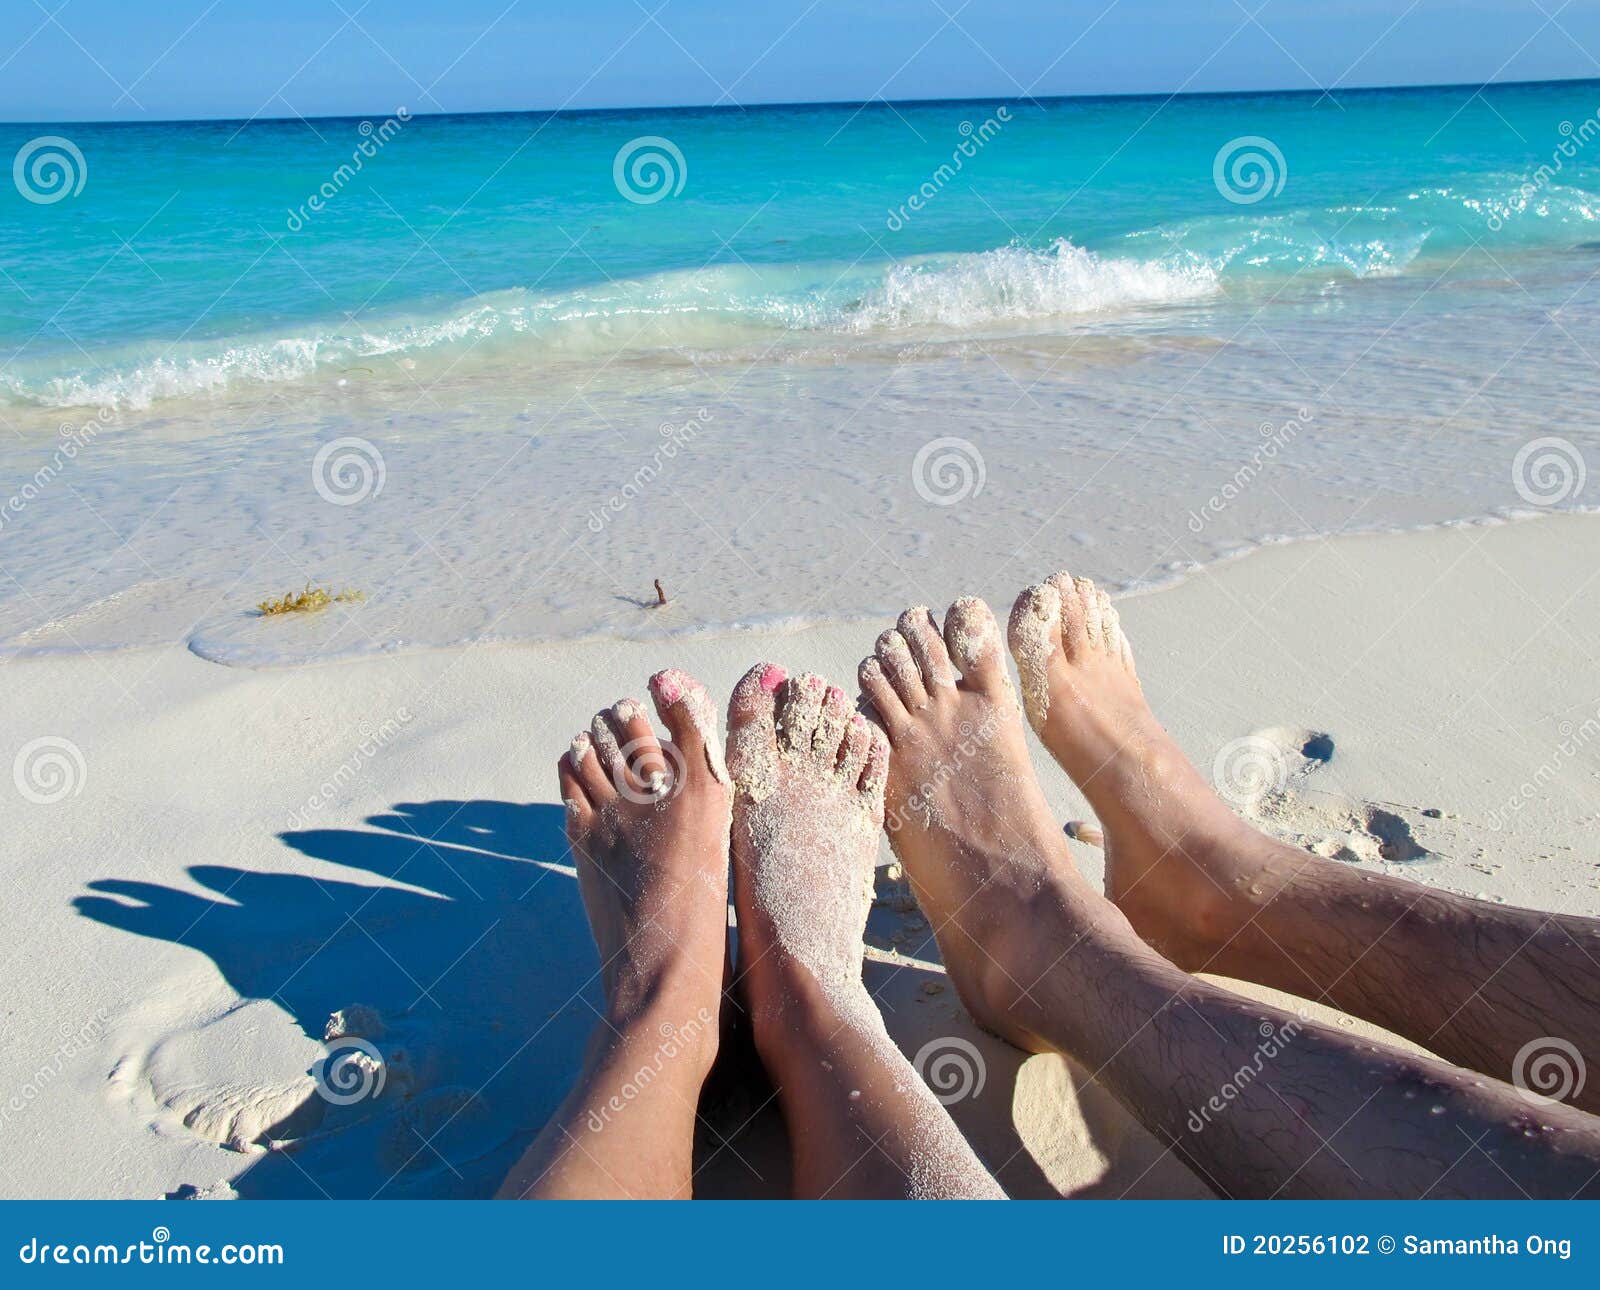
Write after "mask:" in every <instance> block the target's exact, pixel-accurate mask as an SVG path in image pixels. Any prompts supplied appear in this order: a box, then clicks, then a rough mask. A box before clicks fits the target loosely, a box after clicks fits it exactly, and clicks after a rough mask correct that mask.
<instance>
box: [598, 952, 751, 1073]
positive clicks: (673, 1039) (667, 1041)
mask: <svg viewBox="0 0 1600 1290" xmlns="http://www.w3.org/2000/svg"><path fill="white" fill-rule="evenodd" d="M609 993H610V998H609V999H608V1002H607V1006H606V1011H605V1017H604V1021H603V1022H602V1024H601V1026H600V1029H599V1032H598V1036H599V1038H600V1039H601V1041H602V1042H603V1043H604V1042H609V1043H614V1044H618V1045H621V1046H624V1047H628V1048H639V1047H644V1048H661V1049H662V1050H663V1054H664V1056H666V1057H670V1058H674V1059H676V1058H679V1057H681V1058H684V1059H686V1060H692V1061H694V1062H696V1063H697V1064H700V1065H703V1066H704V1067H705V1069H706V1070H708V1071H709V1070H710V1069H711V1066H712V1063H713V1062H714V1061H715V1060H716V1055H717V1043H718V1038H719V1030H720V1026H719V1019H720V1010H721V992H720V989H711V988H710V987H708V986H707V985H706V984H705V983H704V982H703V981H701V980H699V979H698V978H697V977H696V976H695V975H693V974H691V973H689V972H663V973H660V974H657V975H655V976H653V977H652V978H651V979H649V980H648V981H645V982H642V983H639V984H636V985H632V986H629V987H627V988H621V989H616V990H614V991H612V992H609ZM669 1049H670V1051H667V1050H669Z"/></svg>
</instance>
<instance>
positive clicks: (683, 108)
mask: <svg viewBox="0 0 1600 1290" xmlns="http://www.w3.org/2000/svg"><path fill="white" fill-rule="evenodd" d="M1586 84H1600V76H1557V77H1551V78H1543V79H1537V80H1509V81H1439V82H1428V83H1424V84H1416V85H1347V86H1338V87H1333V88H1326V89H1324V88H1317V87H1309V88H1305V89H1279V90H1268V89H1254V90H1188V91H1174V92H1171V93H1164V92H1162V91H1149V92H1145V93H1112V94H1042V95H1041V94H979V95H962V96H959V97H956V98H944V97H938V96H934V97H928V98H907V99H886V98H881V97H880V98H871V99H793V100H788V99H773V100H770V101H765V100H764V101H761V102H750V103H683V104H661V105H656V106H635V107H584V108H480V109H474V110H471V111H464V112H412V111H410V109H408V108H406V106H405V105H404V104H400V105H398V106H397V107H394V108H391V109H387V110H386V111H381V112H353V113H352V112H331V113H323V114H320V115H315V116H306V115H304V114H301V115H296V116H261V115H256V116H196V117H157V118H153V119H150V120H90V119H87V118H84V119H73V120H49V121H43V120H33V121H10V120H8V121H0V128H4V127H6V126H45V125H49V126H78V125H86V126H152V125H218V126H220V125H237V126H241V127H248V126H252V125H298V124H307V123H310V122H315V121H362V120H368V119H370V118H372V117H376V116H386V115H393V114H394V113H396V112H400V111H405V112H406V113H407V119H408V120H412V121H416V120H421V119H423V118H428V119H434V120H447V119H450V118H456V117H489V116H537V117H547V118H548V117H569V116H570V117H579V116H637V115H641V114H645V115H647V114H651V113H670V112H749V111H752V110H755V111H762V110H765V111H772V110H779V109H794V108H812V109H815V108H853V109H855V110H856V111H862V110H864V109H867V108H873V107H887V108H895V107H927V106H930V105H935V104H946V103H948V104H960V103H1035V104H1044V103H1095V102H1105V101H1107V100H1128V101H1132V102H1137V101H1139V100H1152V99H1162V100H1165V101H1167V102H1171V101H1172V100H1174V99H1217V98H1293V97H1301V96H1305V95H1309V94H1315V95H1317V96H1318V98H1334V97H1336V96H1338V95H1341V94H1396V93H1402V94H1403V93H1415V92H1421V91H1427V90H1433V91H1438V90H1472V91H1474V92H1476V93H1480V94H1481V93H1482V92H1483V91H1485V90H1494V89H1519V88H1527V87H1529V86H1535V85H1586Z"/></svg>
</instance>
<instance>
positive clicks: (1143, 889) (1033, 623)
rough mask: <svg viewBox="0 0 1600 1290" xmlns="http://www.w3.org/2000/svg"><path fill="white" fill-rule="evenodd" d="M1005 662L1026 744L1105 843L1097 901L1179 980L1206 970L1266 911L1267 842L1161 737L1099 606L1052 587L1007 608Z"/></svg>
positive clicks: (1071, 582) (1106, 606)
mask: <svg viewBox="0 0 1600 1290" xmlns="http://www.w3.org/2000/svg"><path fill="white" fill-rule="evenodd" d="M1010 637H1011V651H1012V654H1013V655H1014V657H1015V658H1016V661H1017V670H1018V673H1019V674H1020V676H1021V679H1022V693H1023V703H1024V707H1025V709H1026V711H1027V714H1028V720H1029V722H1030V723H1031V724H1032V726H1033V729H1034V732H1035V733H1036V734H1037V735H1038V736H1039V739H1040V741H1041V742H1042V743H1043V744H1044V746H1045V747H1046V748H1047V749H1048V750H1049V752H1050V754H1051V756H1053V757H1054V758H1055V759H1056V761H1057V762H1059V763H1060V765H1061V768H1062V769H1063V770H1065V771H1066V772H1067V774H1068V775H1070V776H1071V777H1072V780H1073V782H1074V783H1075V784H1077V786H1078V788H1079V790H1080V791H1081V792H1082V793H1083V795H1084V796H1085V797H1086V798H1087V799H1088V801H1089V804H1090V806H1092V807H1093V808H1094V812H1095V814H1096V815H1097V816H1098V817H1099V820H1100V824H1101V826H1102V828H1103V829H1104V831H1105V835H1106V894H1107V895H1108V896H1110V897H1111V899H1112V900H1113V901H1115V902H1116V904H1117V906H1118V907H1119V908H1120V909H1121V910H1122V911H1123V913H1125V914H1126V915H1127V916H1128V919H1129V921H1131V922H1132V924H1133V926H1134V927H1135V928H1136V929H1137V930H1138V932H1139V934H1140V935H1141V936H1142V937H1144V939H1145V940H1147V941H1148V942H1150V944H1151V945H1153V946H1155V947H1156V948H1157V949H1158V950H1160V951H1161V952H1162V953H1163V954H1165V955H1166V956H1167V957H1168V958H1171V959H1172V960H1173V961H1174V962H1176V963H1178V964H1179V965H1180V966H1183V967H1188V968H1196V967H1199V966H1202V965H1204V964H1205V963H1206V962H1207V961H1208V960H1209V959H1210V957H1211V955H1212V954H1213V953H1214V951H1215V949H1216V947H1217V946H1218V945H1219V944H1223V943H1225V942H1226V941H1227V940H1228V939H1229V937H1231V936H1232V935H1233V934H1234V933H1235V932H1236V931H1237V930H1238V928H1239V927H1240V926H1241V925H1242V923H1243V922H1244V921H1245V920H1247V919H1248V918H1249V917H1250V914H1251V912H1252V911H1253V909H1254V908H1258V907H1259V905H1258V904H1257V902H1258V901H1259V900H1265V899H1267V898H1269V897H1270V894H1271V893H1270V892H1269V891H1268V890H1267V887H1268V885H1271V886H1274V887H1276V885H1278V884H1277V881H1269V873H1268V869H1267V867H1266V866H1264V865H1263V864H1262V859H1263V857H1264V855H1265V852H1266V850H1269V849H1270V848H1271V845H1272V844H1271V843H1270V841H1269V840H1268V839H1265V838H1263V837H1262V836H1261V835H1260V834H1258V833H1256V831H1255V830H1253V829H1251V828H1250V827H1249V826H1248V825H1247V824H1245V823H1244V821H1242V820H1241V819H1239V817H1238V816H1236V815H1235V814H1234V813H1233V812H1232V811H1231V810H1229V808H1228V806H1227V805H1226V804H1225V803H1224V802H1223V801H1222V799H1221V798H1219V797H1218V796H1217V795H1216V793H1215V792H1213V791H1212V788H1211V785H1210V784H1208V783H1207V782H1206V780H1205V778H1204V777H1203V776H1202V775H1201V774H1200V772H1199V771H1198V770H1197V769H1196V768H1195V766H1194V764H1193V763H1192V762H1191V761H1190V760H1189V759H1188V758H1187V757H1185V756H1184V754H1183V751H1182V750H1181V749H1180V748H1179V747H1178V745H1177V744H1176V743H1175V742H1174V741H1173V739H1172V737H1171V736H1170V735H1168V734H1167V732H1166V731H1165V730H1163V729H1162V728H1161V724H1160V722H1158V721H1157V720H1156V718H1155V714H1154V713H1152V712H1151V711H1150V706H1149V705H1148V704H1147V703H1146V702H1145V699H1144V692H1143V691H1142V690H1141V688H1140V686H1139V678H1138V676H1137V674H1136V673H1135V671H1134V666H1133V651H1132V649H1131V648H1130V646H1129V644H1128V641H1127V638H1126V637H1125V636H1124V635H1123V632H1122V626H1121V622H1120V620H1119V618H1118V615H1117V611H1116V609H1115V608H1114V607H1113V606H1112V604H1111V602H1110V600H1109V598H1108V597H1107V596H1106V593H1105V592H1104V591H1102V590H1101V589H1100V588H1099V587H1097V586H1095V585H1094V583H1092V582H1090V581H1089V580H1088V579H1087V578H1072V577H1069V576H1068V575H1067V574H1065V573H1058V574H1056V575H1055V576H1054V577H1052V578H1050V579H1048V580H1047V581H1045V582H1042V583H1039V584H1038V585H1037V586H1033V587H1029V588H1028V589H1027V590H1026V591H1024V592H1023V593H1022V594H1021V595H1020V596H1018V597H1017V601H1016V604H1015V605H1014V606H1013V608H1012V611H1011V624H1010Z"/></svg>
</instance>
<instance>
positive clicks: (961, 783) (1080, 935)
mask: <svg viewBox="0 0 1600 1290" xmlns="http://www.w3.org/2000/svg"><path fill="white" fill-rule="evenodd" d="M958 671H959V675H958V674H957V673H958ZM859 679H860V682H861V688H862V691H863V692H864V694H865V695H866V697H867V698H868V700H869V701H870V702H871V704H872V707H873V709H874V710H875V711H876V713H877V715H878V718H879V720H881V721H882V723H883V726H884V729H885V730H887V731H888V735H889V744H890V747H891V749H892V755H891V757H890V762H889V767H890V768H889V783H888V804H887V811H886V816H885V818H886V823H887V827H888V831H889V841H890V843H891V845H892V846H893V847H894V851H895V854H896V855H897V856H898V857H899V859H900V862H901V864H902V865H903V866H904V867H905V870H906V872H907V874H908V875H909V876H910V878H911V883H912V888H913V890H914V891H915V893H916V896H917V900H918V903H919V904H921V906H922V908H923V910H924V912H925V913H926V914H927V916H928V920H929V922H930V923H931V924H932V926H933V930H934V935H935V937H936V939H937V940H938V942H939V951H940V956H941V958H942V959H943V961H944V964H945V967H946V969H947V970H948V971H949V973H950V976H951V978H952V980H953V981H954V982H955V985H956V989H957V990H958V992H959V993H960V995H961V999H962V1002H963V1003H964V1004H965V1005H966V1007H967V1010H968V1011H969V1012H971V1013H972V1015H973V1016H974V1017H975V1018H976V1019H977V1020H978V1021H979V1023H980V1024H982V1025H983V1026H985V1027H986V1028H988V1029H990V1030H992V1031H994V1032H995V1033H997V1034H999V1035H1001V1036H1002V1037H1004V1038H1006V1039H1009V1040H1010V1041H1011V1042H1012V1043H1015V1044H1018V1045H1019V1046H1021V1047H1024V1048H1029V1047H1037V1046H1039V1045H1038V1044H1037V1043H1036V1042H1035V1040H1034V1039H1033V1038H1032V1034H1033V1029H1032V1026H1031V1021H1032V1020H1035V1019H1034V1018H1031V1016H1030V1013H1031V1011H1032V1010H1033V1009H1034V1008H1035V1007H1036V1003H1035V1001H1034V1000H1033V999H1032V998H1031V997H1030V995H1029V988H1030V986H1032V985H1033V984H1034V983H1035V982H1036V981H1037V980H1038V978H1039V976H1040V974H1041V973H1042V972H1044V971H1045V970H1047V969H1048V968H1050V967H1051V966H1053V965H1054V964H1056V963H1057V962H1058V961H1059V960H1060V958H1061V957H1062V956H1064V955H1066V954H1069V953H1073V952H1075V951H1077V950H1078V949H1079V948H1080V946H1081V947H1082V948H1084V949H1085V950H1087V949H1088V948H1089V946H1088V944H1086V943H1085V942H1086V939H1087V941H1088V942H1089V943H1093V942H1096V941H1099V940H1101V939H1103V938H1107V937H1110V938H1113V939H1114V938H1117V937H1122V938H1125V939H1130V940H1131V933H1130V932H1129V931H1128V928H1127V924H1126V922H1125V921H1124V920H1123V919H1122V918H1121V917H1120V916H1119V915H1118V914H1117V913H1116V911H1115V910H1114V909H1112V908H1111V906H1110V905H1108V904H1106V902H1105V901H1103V900H1101V899H1100V898H1099V897H1098V896H1097V895H1095V893H1094V892H1093V891H1091V890H1090V888H1089V887H1088V885H1087V884H1086V883H1084V882H1083V880H1082V879H1081V878H1080V877H1079V876H1078V873H1077V871H1076V870H1075V869H1074V868H1073V866H1072V859H1071V856H1070V855H1069V853H1068V850H1067V844H1066V840H1065V838H1063V837H1062V834H1061V830H1060V828H1059V826H1058V825H1057V824H1056V823H1055V820H1054V818H1053V817H1052V815H1051V812H1050V809H1049V807H1048V805H1047V804H1046V803H1045V800H1044V794H1043V793H1042V792H1041V791H1040V788H1039V783H1038V780H1037V779H1036V778H1035V777H1034V773H1033V766H1032V764H1031V762H1030V760H1029V757H1028V748H1027V737H1026V734H1025V732H1024V730H1023V727H1022V717H1021V714H1020V713H1019V712H1018V711H1017V705H1016V698H1015V696H1014V694H1013V691H1012V688H1011V679H1010V677H1009V676H1008V675H1007V673H1006V665H1005V656H1004V653H1003V651H1002V649H1001V645H1000V632H999V629H998V628H997V627H996V625H995V621H994V615H993V614H991V613H990V612H989V607H988V606H987V605H986V604H984V603H983V601H981V600H977V599H975V598H972V597H963V598H962V599H960V600H958V601H956V602H955V604H953V605H951V606H950V610H949V612H948V613H947V614H946V615H945V620H944V631H943V633H942V635H941V633H940V630H939V628H938V627H937V626H936V625H935V623H934V621H933V616H932V615H931V614H930V613H929V612H928V610H927V609H925V608H916V609H908V610H906V611H905V613H903V614H901V615H900V619H899V621H898V623H897V624H896V626H895V627H894V628H893V629H891V630H890V631H886V632H884V633H883V635H881V636H880V637H879V638H878V642H877V647H876V652H875V654H874V655H873V657H871V658H868V659H865V660H863V662H862V663H861V667H860V671H859Z"/></svg>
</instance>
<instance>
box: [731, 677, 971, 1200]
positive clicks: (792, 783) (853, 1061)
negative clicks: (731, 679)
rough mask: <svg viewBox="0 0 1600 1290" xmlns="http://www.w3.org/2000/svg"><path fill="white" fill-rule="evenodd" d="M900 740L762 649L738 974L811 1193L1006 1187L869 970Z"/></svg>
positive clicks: (742, 775)
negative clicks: (960, 1125)
mask: <svg viewBox="0 0 1600 1290" xmlns="http://www.w3.org/2000/svg"><path fill="white" fill-rule="evenodd" d="M888 756H889V748H888V744H887V743H886V742H885V740H884V738H883V735H882V734H881V733H879V732H875V731H873V730H872V728H871V727H870V726H869V725H868V723H867V722H866V721H865V720H864V719H863V718H862V717H861V716H860V714H859V713H855V712H854V711H853V710H852V708H851V706H850V703H849V700H848V699H847V698H846V697H845V694H844V692H843V691H842V690H839V689H836V688H832V687H829V686H828V685H827V684H826V683H824V682H823V680H822V679H821V678H820V677H817V676H811V675H803V676H797V677H795V678H793V679H792V680H791V679H789V678H787V677H786V675H785V673H784V671H783V669H782V668H780V667H778V666H776V665H775V664H770V663H768V664H761V665H759V666H757V667H755V668H752V669H751V671H750V672H749V673H748V674H747V675H746V676H745V677H744V679H743V680H742V681H740V682H739V684H738V686H737V687H736V688H735V689H734V692H733V702H732V706H731V708H730V709H729V714H728V765H729V768H730V769H731V770H732V772H733V779H734V784H735V789H736V792H735V797H734V807H733V872H734V903H735V907H736V910H737V914H738V924H739V980H740V986H741V988H742V990H743V993H744V996H745V998H746V1000H747V1001H748V1005H749V1009H750V1016H751V1023H752V1029H753V1031H754V1034H755V1040H756V1048H757V1051H758V1052H759V1053H760V1055H761V1059H762V1062H763V1064H764V1065H765V1066H766V1068H767V1071H768V1073H769V1075H770V1076H771V1077H772V1082H773V1085H774V1087H775V1088H776V1089H777V1090H778V1098H779V1103H780V1105H781V1106H782V1109H783V1115H784V1120H785V1122H786V1123H787V1125H788V1127H789V1138H790V1142H791V1143H792V1147H793V1152H794V1189H795V1194H796V1195H797V1196H804V1197H838V1198H841V1199H844V1198H856V1199H861V1198H879V1197H883V1198H924V1197H996V1198H998V1197H1000V1196H1001V1195H1002V1193H1001V1191H1000V1188H999V1186H998V1185H997V1184H996V1183H995V1181H994V1179H993V1178H992V1177H990V1175H989V1173H988V1172H987V1171H986V1170H985V1169H984V1168H983V1166H982V1165H981V1164H980V1163H979V1162H978V1159H977V1157H976V1156H974V1155H973V1154H972V1149H971V1148H970V1147H969V1146H968V1145H967V1143H966V1140H965V1139H963V1138H962V1136H961V1134H960V1132H959V1131H958V1130H957V1129H956V1127H955V1124H954V1123H953V1122H952V1121H951V1119H950V1117H949V1115H948V1114H947V1113H946V1111H945V1109H944V1107H943V1106H941V1105H940V1104H939V1102H938V1101H937V1100H936V1099H935V1098H934V1096H933V1094H932V1093H930V1092H929V1091H928V1088H927V1086H926V1085H925V1084H924V1083H923V1082H922V1080H921V1078H920V1077H919V1076H918V1075H917V1073H916V1071H915V1070H913V1069H912V1067H911V1064H910V1063H909V1062H908V1061H906V1059H905V1057H904V1056H903V1055H902V1054H901V1052H900V1050H899V1049H898V1048H896V1047H895V1045H894V1042H893V1041H892V1040H891V1039H890V1038H889V1035H888V1032H887V1031H886V1030H885V1029H884V1025H883V1019H882V1018H881V1017H880V1016H879V1014H878V1009H877V1007H876V1006H875V1005H874V1004H873V1002H872V999H871V997H870V996H869V995H868V994H867V991H866V987H865V986H864V985H863V984H862V980H861V963H862V939H861V937H862V933H863V931H864V930H865V928H866V921H867V911H868V909H869V907H870V906H871V903H872V875H873V868H874V866H875V864H876V862H877V855H878V837H879V831H880V828H881V826H882V824H883V786H884V777H885V775H886V773H887V763H888Z"/></svg>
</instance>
